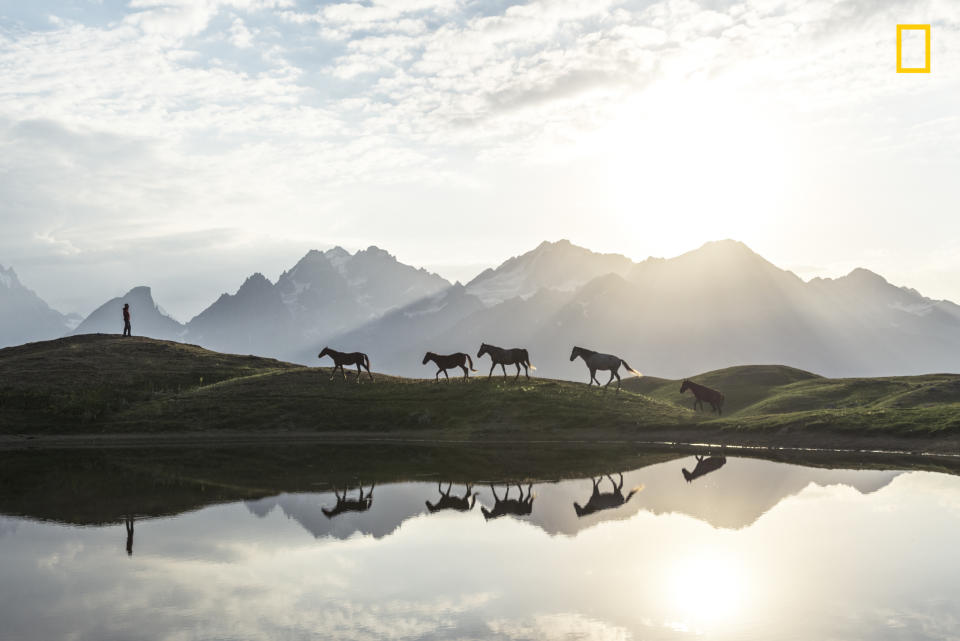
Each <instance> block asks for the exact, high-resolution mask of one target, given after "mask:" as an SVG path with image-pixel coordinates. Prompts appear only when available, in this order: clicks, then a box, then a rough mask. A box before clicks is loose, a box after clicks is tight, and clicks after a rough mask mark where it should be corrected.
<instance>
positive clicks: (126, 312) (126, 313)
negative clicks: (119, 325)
mask: <svg viewBox="0 0 960 641" xmlns="http://www.w3.org/2000/svg"><path fill="white" fill-rule="evenodd" d="M123 335H124V336H132V334H131V333H130V304H129V303H124V304H123Z"/></svg>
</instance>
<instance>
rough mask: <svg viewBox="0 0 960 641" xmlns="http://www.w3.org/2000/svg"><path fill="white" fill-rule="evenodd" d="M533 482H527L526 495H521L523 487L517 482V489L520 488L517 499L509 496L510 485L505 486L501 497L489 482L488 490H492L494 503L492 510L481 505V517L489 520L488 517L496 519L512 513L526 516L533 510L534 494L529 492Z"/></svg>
mask: <svg viewBox="0 0 960 641" xmlns="http://www.w3.org/2000/svg"><path fill="white" fill-rule="evenodd" d="M532 488H533V484H532V483H531V484H527V496H526V497H524V496H523V487H522V486H521V485H520V484H519V483H517V489H518V490H520V498H519V499H511V498H510V486H509V485H508V486H507V491H506V492H504V494H503V498H502V499H501V498H500V497H499V496H497V488H495V487H493V483H491V484H490V491H491V492H493V500H494V505H493V509H492V510H488V509H487V508H485V507H481V508H480V511H481V512H483V518H484V519H486V520H487V521H489V520H490V519H496V518H499V517H501V516H503V515H504V514H513V515H515V516H526V515H527V514H530V513H531V512H532V511H533V499H534V496H533V494H532V493H531V491H530V490H531V489H532Z"/></svg>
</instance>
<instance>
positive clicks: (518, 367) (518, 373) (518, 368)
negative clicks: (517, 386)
mask: <svg viewBox="0 0 960 641" xmlns="http://www.w3.org/2000/svg"><path fill="white" fill-rule="evenodd" d="M514 365H516V366H517V375H516V376H514V377H513V380H517V379H518V378H520V363H514Z"/></svg>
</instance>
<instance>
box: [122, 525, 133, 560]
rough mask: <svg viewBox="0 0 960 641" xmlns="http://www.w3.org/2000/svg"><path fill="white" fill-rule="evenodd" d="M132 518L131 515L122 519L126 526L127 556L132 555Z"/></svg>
mask: <svg viewBox="0 0 960 641" xmlns="http://www.w3.org/2000/svg"><path fill="white" fill-rule="evenodd" d="M133 520H134V519H133V517H132V516H128V517H127V518H125V519H124V520H123V525H124V526H125V527H126V528H127V556H133Z"/></svg>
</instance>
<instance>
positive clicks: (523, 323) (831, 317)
mask: <svg viewBox="0 0 960 641" xmlns="http://www.w3.org/2000/svg"><path fill="white" fill-rule="evenodd" d="M123 302H128V303H130V306H131V309H132V310H133V316H134V321H133V328H134V333H136V334H140V335H147V336H152V337H154V338H165V339H172V340H179V341H185V342H190V343H196V344H199V345H202V346H204V347H207V348H210V349H215V350H218V351H225V352H235V353H243V354H247V353H250V354H258V355H262V356H273V357H277V358H283V359H287V360H292V361H295V362H300V363H305V364H309V365H317V364H320V363H318V361H317V360H316V354H317V352H318V351H319V349H320V348H321V347H323V346H324V345H326V344H329V345H330V346H331V347H334V348H336V349H340V350H344V351H354V350H359V351H364V352H366V353H368V354H369V355H370V358H371V361H372V364H373V367H374V369H376V370H379V371H383V372H389V373H393V374H402V375H409V376H430V375H432V374H433V369H431V368H429V367H425V366H423V365H421V360H422V357H423V354H424V352H426V351H428V350H429V351H434V352H437V353H446V352H454V351H466V352H468V353H471V356H473V354H475V351H474V350H476V349H477V347H478V346H479V344H480V343H481V342H488V343H492V344H495V345H500V346H503V347H513V346H523V347H526V348H527V349H528V350H529V351H530V354H531V357H532V361H533V363H534V364H535V365H537V367H538V372H537V374H538V375H542V376H548V377H554V378H564V379H572V380H586V376H587V374H586V370H585V368H584V367H583V364H582V363H579V362H578V363H571V362H570V361H569V354H570V348H571V347H572V346H573V345H581V346H583V347H588V348H591V349H595V350H598V351H601V352H609V353H614V354H617V355H619V356H621V357H622V358H624V359H625V360H627V361H628V362H629V363H630V364H631V365H632V366H633V367H635V368H637V369H639V370H641V371H644V372H646V373H650V374H656V375H658V376H664V377H670V378H678V377H683V376H688V375H692V374H695V373H698V372H702V371H707V370H712V369H718V368H721V367H727V366H731V365H738V364H748V363H780V364H785V365H791V366H793V367H798V368H800V369H805V370H809V371H814V372H817V373H820V374H824V375H827V376H834V377H836V376H880V375H887V374H890V375H892V374H918V373H926V372H943V371H958V369H960V366H958V364H960V306H958V305H955V304H953V303H951V302H949V301H942V300H932V299H930V298H926V297H924V296H922V295H921V294H920V293H918V292H917V291H915V290H912V289H909V288H905V287H897V286H894V285H891V284H890V283H888V282H887V281H886V280H885V279H884V278H882V277H881V276H879V275H877V274H875V273H873V272H870V271H868V270H865V269H855V270H854V271H852V272H851V273H850V274H848V275H846V276H844V277H841V278H836V279H822V278H815V279H813V280H810V281H803V280H802V279H801V278H799V277H798V276H796V275H795V274H793V273H792V272H790V271H786V270H783V269H780V268H778V267H776V266H775V265H773V264H771V263H770V262H769V261H767V260H765V259H764V258H763V257H761V256H759V255H758V254H756V253H755V252H753V251H752V250H750V248H748V247H747V246H746V245H744V244H742V243H740V242H737V241H733V240H723V241H714V242H710V243H707V244H705V245H703V246H702V247H700V248H698V249H696V250H693V251H690V252H688V253H685V254H683V255H680V256H677V257H674V258H669V259H665V258H649V259H647V260H644V261H641V262H634V261H632V260H630V259H629V258H626V257H624V256H620V255H617V254H599V253H595V252H592V251H590V250H588V249H585V248H582V247H578V246H576V245H573V244H571V243H570V242H569V241H566V240H561V241H557V242H544V243H542V244H540V245H539V246H538V247H536V248H535V249H533V250H532V251H529V252H527V253H525V254H522V255H520V256H516V257H513V258H510V259H509V260H507V261H506V262H504V263H503V264H502V265H500V266H499V267H496V268H491V269H487V270H485V271H483V272H482V273H481V274H479V275H478V276H477V277H476V278H474V279H473V280H471V281H470V282H468V283H467V284H465V285H464V284H461V283H453V284H451V283H449V282H448V281H446V280H445V279H443V278H441V277H440V276H438V275H436V274H433V273H430V272H428V271H426V270H424V269H417V268H415V267H411V266H409V265H405V264H403V263H400V262H399V261H398V260H397V259H396V258H395V257H393V256H392V255H390V254H389V253H387V252H386V251H384V250H382V249H379V248H377V247H370V248H368V249H365V250H361V251H358V252H356V253H354V254H350V253H349V252H347V251H346V250H344V249H342V248H340V247H335V248H333V249H330V250H327V251H316V250H312V251H310V252H308V253H307V254H306V255H305V256H304V257H303V258H301V259H300V260H299V261H298V262H297V263H296V264H295V265H294V266H293V267H292V268H291V269H290V270H288V271H286V272H284V273H283V274H282V275H281V276H280V277H279V278H278V279H277V281H276V282H271V281H270V280H269V279H267V278H266V277H265V276H263V275H262V274H253V275H252V276H250V277H248V278H247V279H246V280H245V281H244V282H243V283H242V284H241V285H240V287H239V288H238V289H237V291H236V292H235V293H233V294H230V293H224V294H223V295H221V296H220V297H219V298H218V299H217V300H216V301H215V302H214V303H213V304H211V305H210V306H209V307H208V308H207V309H205V310H204V311H202V312H201V313H200V314H198V315H197V316H196V317H194V318H193V319H191V320H190V321H189V322H187V323H180V322H179V321H177V320H175V319H173V318H171V317H170V316H169V315H167V314H166V313H165V312H164V311H163V310H162V308H161V307H160V306H158V305H157V303H156V302H155V301H154V300H153V297H152V295H151V291H150V289H149V287H145V286H140V287H135V288H134V289H132V290H130V291H129V292H128V293H127V294H126V295H124V296H121V297H118V298H115V299H113V300H111V301H108V302H107V303H105V304H104V305H103V306H101V307H100V308H98V309H97V310H96V311H94V312H93V313H92V314H90V315H89V316H88V317H87V318H86V319H84V320H83V322H82V323H80V324H79V325H77V326H76V327H75V329H73V330H71V327H72V326H73V325H75V323H76V320H75V319H74V320H73V321H72V323H73V325H72V324H71V319H68V318H67V317H65V316H63V315H62V314H59V313H58V312H56V311H54V310H52V309H50V308H49V306H47V305H46V304H45V303H44V302H43V301H42V300H41V299H40V298H39V297H37V296H36V294H34V293H33V292H31V291H30V290H28V289H26V288H25V287H23V286H22V285H21V284H20V283H19V281H18V280H17V279H16V275H15V274H13V272H12V270H2V269H0V303H2V307H0V346H2V345H11V344H18V343H21V342H25V341H31V340H39V339H44V338H53V337H55V336H59V335H63V334H64V333H68V332H70V331H75V332H76V333H95V332H104V333H119V331H120V327H121V323H120V322H119V317H120V311H119V310H120V307H121V306H122V303H123ZM327 364H328V365H329V363H327ZM475 366H476V367H477V369H479V370H481V371H482V373H486V372H487V370H488V368H489V364H488V363H487V361H486V359H485V360H484V362H483V363H480V364H477V363H475Z"/></svg>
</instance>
